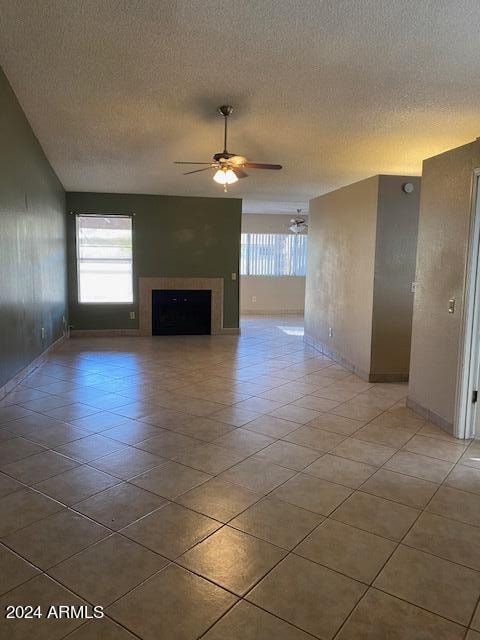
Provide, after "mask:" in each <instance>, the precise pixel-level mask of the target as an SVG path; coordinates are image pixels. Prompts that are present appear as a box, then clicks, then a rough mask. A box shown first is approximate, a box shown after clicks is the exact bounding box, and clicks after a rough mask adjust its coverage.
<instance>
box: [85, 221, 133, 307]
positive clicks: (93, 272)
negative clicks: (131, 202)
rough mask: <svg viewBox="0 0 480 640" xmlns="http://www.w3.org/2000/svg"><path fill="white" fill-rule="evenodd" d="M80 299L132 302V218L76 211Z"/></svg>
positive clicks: (86, 300) (103, 301) (92, 301)
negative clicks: (80, 213)
mask: <svg viewBox="0 0 480 640" xmlns="http://www.w3.org/2000/svg"><path fill="white" fill-rule="evenodd" d="M77 274H78V301H79V302H81V303H116V302H117V303H118V302H120V303H129V302H133V287H132V280H133V278H132V219H131V217H129V216H114V215H111V216H97V215H77Z"/></svg>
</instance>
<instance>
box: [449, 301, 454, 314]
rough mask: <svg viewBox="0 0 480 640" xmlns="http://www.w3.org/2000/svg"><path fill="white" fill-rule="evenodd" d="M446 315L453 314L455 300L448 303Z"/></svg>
mask: <svg viewBox="0 0 480 640" xmlns="http://www.w3.org/2000/svg"><path fill="white" fill-rule="evenodd" d="M448 313H455V298H450V300H449V301H448Z"/></svg>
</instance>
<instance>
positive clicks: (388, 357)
mask: <svg viewBox="0 0 480 640" xmlns="http://www.w3.org/2000/svg"><path fill="white" fill-rule="evenodd" d="M405 182H411V183H412V184H413V185H414V191H413V193H409V194H407V193H405V192H404V191H403V190H402V185H403V184H405ZM420 184H421V179H420V178H412V177H411V176H384V175H382V176H380V177H379V184H378V210H377V241H376V247H375V279H374V294H373V326H372V361H371V365H370V371H371V373H373V374H384V373H387V374H397V373H398V374H403V375H404V376H407V375H408V370H409V366H410V341H411V336H412V313H413V297H414V296H413V294H412V289H411V286H412V282H413V281H414V280H415V262H416V255H417V230H418V208H419V203H420Z"/></svg>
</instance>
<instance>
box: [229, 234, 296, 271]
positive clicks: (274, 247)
mask: <svg viewBox="0 0 480 640" xmlns="http://www.w3.org/2000/svg"><path fill="white" fill-rule="evenodd" d="M306 263H307V236H306V235H294V234H283V233H242V238H241V253H240V274H241V275H243V276H304V275H305V274H306Z"/></svg>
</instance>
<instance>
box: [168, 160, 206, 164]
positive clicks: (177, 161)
mask: <svg viewBox="0 0 480 640" xmlns="http://www.w3.org/2000/svg"><path fill="white" fill-rule="evenodd" d="M173 164H212V163H211V162H181V161H179V160H175V162H174V163H173Z"/></svg>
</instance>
